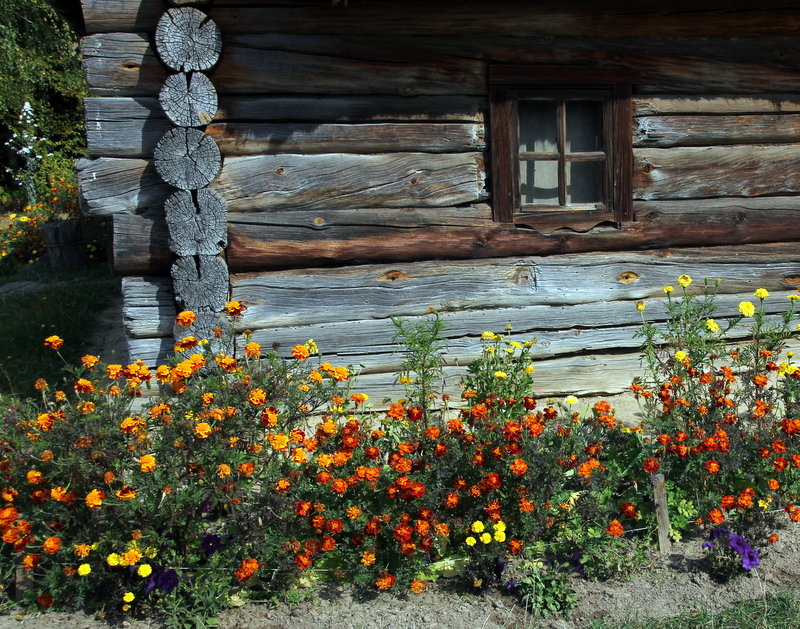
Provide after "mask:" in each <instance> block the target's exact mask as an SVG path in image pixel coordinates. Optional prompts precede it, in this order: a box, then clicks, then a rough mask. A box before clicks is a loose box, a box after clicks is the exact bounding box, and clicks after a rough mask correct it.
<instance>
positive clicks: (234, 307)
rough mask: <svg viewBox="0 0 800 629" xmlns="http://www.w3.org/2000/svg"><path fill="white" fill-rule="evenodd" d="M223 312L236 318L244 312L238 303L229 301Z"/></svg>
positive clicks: (242, 305) (241, 304)
mask: <svg viewBox="0 0 800 629" xmlns="http://www.w3.org/2000/svg"><path fill="white" fill-rule="evenodd" d="M224 310H225V312H226V313H228V315H230V316H231V317H238V316H239V315H240V314H242V313H243V312H244V311H245V306H244V304H243V303H242V302H240V301H229V302H228V303H227V304H225V308H224Z"/></svg>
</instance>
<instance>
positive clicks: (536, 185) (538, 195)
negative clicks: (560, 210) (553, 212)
mask: <svg viewBox="0 0 800 629" xmlns="http://www.w3.org/2000/svg"><path fill="white" fill-rule="evenodd" d="M519 179H520V197H521V201H522V203H523V204H527V203H537V204H540V205H558V162H556V161H544V162H520V163H519Z"/></svg>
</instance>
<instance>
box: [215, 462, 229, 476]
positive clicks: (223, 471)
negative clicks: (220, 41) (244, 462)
mask: <svg viewBox="0 0 800 629" xmlns="http://www.w3.org/2000/svg"><path fill="white" fill-rule="evenodd" d="M230 475H231V466H230V465H228V464H226V463H220V464H219V465H217V476H219V477H220V478H227V477H228V476H230Z"/></svg>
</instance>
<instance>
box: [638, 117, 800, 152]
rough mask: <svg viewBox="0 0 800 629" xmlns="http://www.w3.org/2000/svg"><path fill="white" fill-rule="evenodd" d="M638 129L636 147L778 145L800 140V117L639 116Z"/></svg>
mask: <svg viewBox="0 0 800 629" xmlns="http://www.w3.org/2000/svg"><path fill="white" fill-rule="evenodd" d="M635 125H636V129H635V131H634V134H633V145H634V146H636V147H648V148H670V147H674V146H715V145H729V144H778V143H796V142H798V141H799V140H800V114H749V115H739V116H725V115H678V116H675V115H672V116H640V117H638V118H636V119H635Z"/></svg>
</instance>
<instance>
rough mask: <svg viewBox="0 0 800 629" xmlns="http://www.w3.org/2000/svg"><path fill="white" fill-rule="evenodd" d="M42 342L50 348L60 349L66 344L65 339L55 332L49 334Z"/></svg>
mask: <svg viewBox="0 0 800 629" xmlns="http://www.w3.org/2000/svg"><path fill="white" fill-rule="evenodd" d="M42 344H43V345H44V346H45V347H46V348H48V349H55V350H59V349H61V347H62V346H63V345H64V339H62V338H61V337H60V336H57V335H55V334H54V335H52V336H48V337H47V338H46V339H45V340H44V342H43V343H42Z"/></svg>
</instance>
